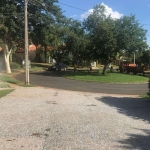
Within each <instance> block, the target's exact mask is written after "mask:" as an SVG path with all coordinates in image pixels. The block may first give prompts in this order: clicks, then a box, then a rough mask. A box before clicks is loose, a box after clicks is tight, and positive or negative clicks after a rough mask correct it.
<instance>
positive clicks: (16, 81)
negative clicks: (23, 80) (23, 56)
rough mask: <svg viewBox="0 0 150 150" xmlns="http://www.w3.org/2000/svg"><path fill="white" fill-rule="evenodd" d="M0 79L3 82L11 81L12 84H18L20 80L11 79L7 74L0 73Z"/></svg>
mask: <svg viewBox="0 0 150 150" xmlns="http://www.w3.org/2000/svg"><path fill="white" fill-rule="evenodd" d="M0 80H1V81H3V82H7V83H12V84H18V83H19V82H20V81H18V80H16V79H13V78H11V77H10V76H7V75H0Z"/></svg>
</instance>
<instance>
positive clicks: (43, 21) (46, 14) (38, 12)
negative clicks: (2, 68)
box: [0, 0, 62, 73]
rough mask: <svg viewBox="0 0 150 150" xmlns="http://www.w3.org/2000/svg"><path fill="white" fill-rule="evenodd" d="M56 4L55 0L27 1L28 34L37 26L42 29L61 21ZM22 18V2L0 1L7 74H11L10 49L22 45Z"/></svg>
mask: <svg viewBox="0 0 150 150" xmlns="http://www.w3.org/2000/svg"><path fill="white" fill-rule="evenodd" d="M57 2H58V1H57V0H43V1H40V0H29V1H28V12H29V13H28V27H29V33H31V32H32V31H33V30H34V28H35V27H36V26H38V25H40V26H41V27H44V26H45V25H46V26H47V25H50V24H53V23H55V22H59V21H60V20H61V19H60V18H61V16H62V12H61V9H60V7H59V6H57V5H55V3H57ZM22 16H24V1H22V0H12V1H10V0H2V1H0V24H1V27H0V32H1V39H2V44H3V50H4V54H5V55H4V56H5V62H6V72H7V73H11V69H10V65H9V55H10V53H11V51H12V49H14V47H16V46H17V45H18V43H24V19H23V17H22ZM39 36H40V35H39Z"/></svg>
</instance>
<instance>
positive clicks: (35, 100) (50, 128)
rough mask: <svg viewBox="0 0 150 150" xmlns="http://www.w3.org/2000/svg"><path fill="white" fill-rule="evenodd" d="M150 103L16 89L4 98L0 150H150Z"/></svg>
mask: <svg viewBox="0 0 150 150" xmlns="http://www.w3.org/2000/svg"><path fill="white" fill-rule="evenodd" d="M149 141H150V100H148V99H142V98H139V97H135V96H132V95H130V96H128V95H124V96H123V95H108V94H107V95H106V94H98V93H95V94H94V93H89V92H87V93H86V92H74V91H65V90H57V89H51V88H43V87H15V91H13V92H12V93H10V94H8V95H7V96H5V97H2V98H0V150H124V149H133V150H134V149H135V150H149V148H150V142H149Z"/></svg>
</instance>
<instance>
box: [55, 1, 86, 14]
mask: <svg viewBox="0 0 150 150" xmlns="http://www.w3.org/2000/svg"><path fill="white" fill-rule="evenodd" d="M58 3H59V4H62V5H65V6H68V7H71V8H74V9H78V10H81V11H84V12H87V11H86V10H84V9H81V8H78V7H74V6H71V5H68V4H64V3H61V2H58Z"/></svg>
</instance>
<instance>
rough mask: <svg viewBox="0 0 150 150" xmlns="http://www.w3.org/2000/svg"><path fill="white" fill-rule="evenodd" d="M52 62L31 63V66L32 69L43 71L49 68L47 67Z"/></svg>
mask: <svg viewBox="0 0 150 150" xmlns="http://www.w3.org/2000/svg"><path fill="white" fill-rule="evenodd" d="M50 65H51V64H49V63H33V62H32V63H31V68H30V71H42V70H47V68H48V67H49V66H50Z"/></svg>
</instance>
